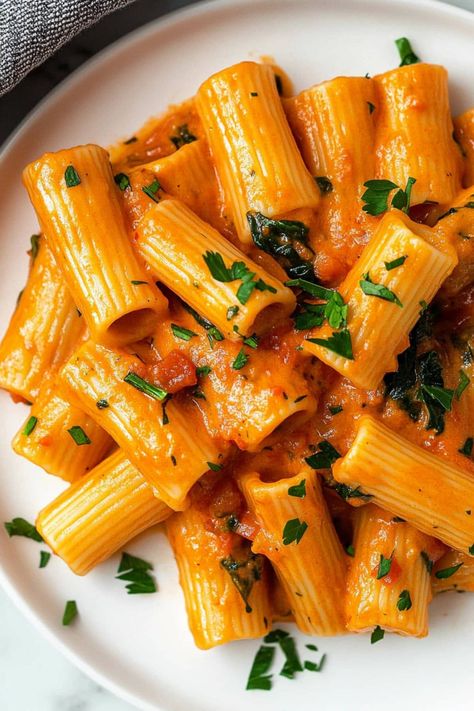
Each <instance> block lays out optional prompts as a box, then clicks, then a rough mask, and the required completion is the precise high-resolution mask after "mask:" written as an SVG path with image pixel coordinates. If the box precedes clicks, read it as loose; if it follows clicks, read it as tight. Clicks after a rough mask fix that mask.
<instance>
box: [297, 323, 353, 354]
mask: <svg viewBox="0 0 474 711" xmlns="http://www.w3.org/2000/svg"><path fill="white" fill-rule="evenodd" d="M308 341H309V342H310V343H316V345H318V346H322V347H323V348H326V349H327V350H328V351H332V352H333V353H337V355H340V356H342V357H343V358H347V359H348V360H354V355H353V353H352V340H351V334H350V332H349V329H347V328H343V329H342V331H334V332H333V334H332V336H329V337H328V338H308Z"/></svg>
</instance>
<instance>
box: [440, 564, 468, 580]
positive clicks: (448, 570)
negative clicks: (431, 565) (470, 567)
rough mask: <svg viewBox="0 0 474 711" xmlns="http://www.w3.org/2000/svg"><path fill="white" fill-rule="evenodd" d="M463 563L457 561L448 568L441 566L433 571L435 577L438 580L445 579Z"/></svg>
mask: <svg viewBox="0 0 474 711" xmlns="http://www.w3.org/2000/svg"><path fill="white" fill-rule="evenodd" d="M463 565H464V563H458V564H457V565H452V566H451V567H449V568H443V569H442V570H437V571H436V573H435V578H438V580H445V579H446V578H450V577H451V576H452V575H454V573H457V572H458V570H459V568H461V566H463Z"/></svg>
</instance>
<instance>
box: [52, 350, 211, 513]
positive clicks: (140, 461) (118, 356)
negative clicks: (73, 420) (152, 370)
mask: <svg viewBox="0 0 474 711" xmlns="http://www.w3.org/2000/svg"><path fill="white" fill-rule="evenodd" d="M140 374H142V375H144V376H145V377H144V378H142V377H141V375H140ZM60 378H61V381H62V383H63V385H64V386H65V387H66V389H67V391H68V393H69V395H70V397H71V400H72V402H73V403H74V404H76V405H77V406H78V407H80V408H81V409H83V410H84V412H86V413H87V414H88V415H90V417H92V418H93V419H95V420H96V422H98V423H99V424H100V425H101V426H102V427H103V428H104V429H105V430H106V431H107V432H108V433H109V434H110V435H111V436H112V437H113V439H114V440H115V441H116V442H117V444H118V445H119V446H120V447H121V448H122V449H123V451H124V452H125V454H126V456H127V457H128V458H129V459H130V461H131V462H132V464H134V465H135V466H136V467H137V468H138V469H139V470H140V472H141V474H142V475H143V477H144V478H145V479H146V481H147V482H148V483H149V484H150V486H151V487H152V488H153V491H154V493H155V495H156V496H157V497H158V498H159V499H161V500H162V501H164V502H165V503H166V504H168V505H169V506H170V507H171V508H173V509H178V510H179V509H181V508H183V507H184V506H185V502H186V496H187V493H188V491H189V489H190V488H191V486H192V485H193V484H194V483H195V481H196V480H197V479H199V477H200V476H201V475H202V474H204V473H205V472H206V471H208V469H210V468H212V466H213V465H215V466H220V462H221V459H222V454H221V450H220V449H219V447H218V445H217V444H216V443H215V442H214V441H213V440H212V439H211V437H210V436H209V435H208V433H207V430H206V429H205V427H204V424H203V422H202V420H201V416H200V413H199V411H198V408H197V407H196V406H195V405H194V404H193V403H192V402H191V401H189V400H188V399H187V398H178V400H179V402H175V401H174V400H170V401H169V402H167V403H166V405H164V399H165V398H166V392H165V391H163V390H162V389H161V388H158V387H156V386H154V385H153V384H152V383H149V382H148V381H147V380H146V367H145V366H144V364H143V363H142V362H141V361H140V360H139V359H138V358H137V357H136V356H132V355H129V354H127V353H125V352H122V351H115V350H111V349H108V348H106V347H104V346H100V345H97V344H95V343H93V342H92V341H87V343H85V344H84V345H83V346H82V347H81V348H79V350H78V351H76V353H75V354H74V355H73V356H72V357H71V358H70V360H69V361H68V363H66V365H65V366H64V368H63V369H62V370H61V372H60ZM147 393H148V394H147ZM101 403H106V406H105V407H104V406H101Z"/></svg>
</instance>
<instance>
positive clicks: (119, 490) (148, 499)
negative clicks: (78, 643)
mask: <svg viewBox="0 0 474 711" xmlns="http://www.w3.org/2000/svg"><path fill="white" fill-rule="evenodd" d="M170 514H171V509H170V508H168V506H166V505H165V504H163V503H162V502H161V501H160V500H159V499H157V498H156V496H154V495H153V492H152V490H151V488H150V487H149V486H148V484H147V483H146V482H145V480H144V479H143V477H142V475H141V474H140V472H139V471H138V470H137V469H136V468H135V467H134V466H133V465H132V464H130V462H129V461H128V460H127V458H126V457H125V455H124V454H123V452H122V451H121V450H120V449H119V450H117V451H116V452H114V454H112V455H111V456H110V457H108V458H107V459H105V460H104V461H103V462H101V464H99V465H98V466H97V467H95V469H93V470H92V471H91V472H89V474H87V476H85V477H83V478H82V479H81V480H80V481H78V482H76V483H75V484H73V485H72V486H70V487H69V488H68V489H66V490H65V491H63V493H62V494H60V495H59V496H58V497H57V498H56V499H54V501H52V502H51V503H50V504H48V505H47V506H45V508H44V509H42V511H40V513H39V515H38V518H37V519H36V527H37V529H38V531H39V532H40V533H41V535H42V536H43V538H44V540H45V541H46V543H47V544H48V545H49V546H50V547H51V548H52V550H53V551H54V552H55V553H56V555H58V556H59V557H60V558H62V559H63V560H64V562H65V563H66V564H67V565H68V566H69V567H70V568H71V570H72V571H73V572H74V573H76V575H85V574H86V573H88V572H89V571H90V570H92V568H94V567H95V566H96V565H99V563H102V562H103V561H104V560H107V558H110V556H111V555H113V554H114V553H115V552H116V551H118V550H119V549H120V548H121V547H122V546H124V545H125V544H126V543H128V541H130V540H131V539H132V538H134V537H135V536H137V535H138V534H139V533H141V532H142V531H145V530H146V529H147V528H149V527H150V526H154V525H155V524H157V523H160V522H161V521H164V520H165V519H166V518H167V517H168V516H169V515H170Z"/></svg>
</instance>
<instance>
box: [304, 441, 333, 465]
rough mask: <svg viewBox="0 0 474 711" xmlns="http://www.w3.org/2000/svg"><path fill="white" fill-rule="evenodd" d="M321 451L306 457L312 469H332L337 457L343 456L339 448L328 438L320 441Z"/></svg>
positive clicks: (319, 447)
mask: <svg viewBox="0 0 474 711" xmlns="http://www.w3.org/2000/svg"><path fill="white" fill-rule="evenodd" d="M317 446H318V449H319V452H316V453H315V454H312V455H311V456H309V457H306V458H305V462H306V464H309V466H310V467H311V468H312V469H330V468H331V465H332V464H334V462H335V461H336V459H339V457H340V456H341V455H340V454H339V452H338V451H337V449H336V448H335V447H333V446H332V444H331V443H330V442H328V441H327V440H323V441H322V442H319V444H318V445H317Z"/></svg>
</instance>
